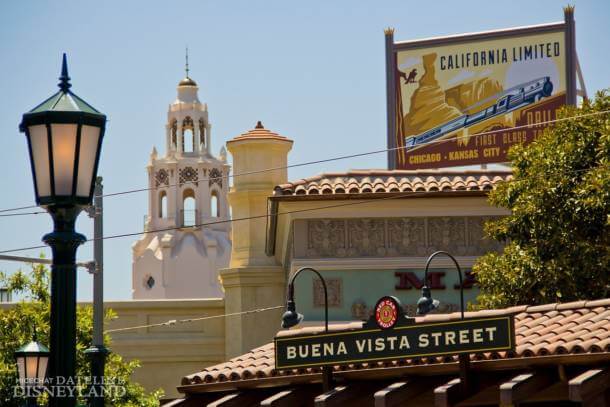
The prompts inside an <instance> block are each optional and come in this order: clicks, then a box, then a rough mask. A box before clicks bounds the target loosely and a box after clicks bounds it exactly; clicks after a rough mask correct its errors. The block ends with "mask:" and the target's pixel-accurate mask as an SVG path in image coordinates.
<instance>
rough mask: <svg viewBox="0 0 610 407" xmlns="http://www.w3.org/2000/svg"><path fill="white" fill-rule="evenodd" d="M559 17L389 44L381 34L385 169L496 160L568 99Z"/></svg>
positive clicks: (565, 34) (566, 51)
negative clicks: (385, 102)
mask: <svg viewBox="0 0 610 407" xmlns="http://www.w3.org/2000/svg"><path fill="white" fill-rule="evenodd" d="M572 12H573V9H566V21H565V22H560V23H552V24H544V25H537V26H530V27H521V28H515V29H508V30H498V31H489V32H484V33H476V34H465V35H457V36H451V37H441V38H432V39H427V40H419V41H407V42H399V43H394V40H393V32H392V31H391V30H386V62H387V67H388V72H387V79H388V89H387V90H388V148H389V149H390V151H389V153H388V161H389V167H390V169H418V168H441V167H453V166H463V165H473V164H484V163H497V162H505V161H507V159H506V153H507V151H508V149H509V148H510V147H511V146H512V145H514V144H516V143H529V142H531V141H532V140H534V139H535V138H536V137H537V136H538V135H539V134H541V132H542V131H543V130H544V128H545V126H546V123H548V122H549V121H551V120H553V119H555V116H556V112H557V110H558V109H559V108H560V107H561V106H563V105H565V104H566V103H570V104H574V103H575V99H576V89H575V86H576V85H575V82H576V81H575V65H574V59H575V57H574V35H573V33H574V30H573V14H572Z"/></svg>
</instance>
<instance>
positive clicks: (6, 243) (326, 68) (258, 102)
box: [0, 0, 610, 300]
mask: <svg viewBox="0 0 610 407" xmlns="http://www.w3.org/2000/svg"><path fill="white" fill-rule="evenodd" d="M565 4H566V2H564V1H532V0H527V1H521V0H519V1H516V0H513V1H510V2H496V1H489V0H486V1H462V2H454V1H417V2H416V1H405V0H401V1H384V2H372V1H332V2H331V1H316V2H314V1H301V2H296V1H265V2H263V1H257V2H254V1H239V2H237V1H215V2H212V1H173V2H169V1H164V2H160V1H131V0H130V1H102V2H99V1H98V2H91V1H82V0H81V1H70V2H68V1H48V2H43V1H27V0H26V1H3V2H1V3H0V55H1V58H0V72H1V73H2V74H1V75H0V89H1V90H2V93H3V95H2V104H1V108H0V169H1V171H0V173H1V174H2V177H1V183H0V185H1V191H2V194H1V195H0V209H2V208H10V207H15V206H22V205H29V204H32V203H33V202H34V191H33V186H32V178H31V174H30V167H29V161H28V157H27V151H26V143H25V138H24V136H23V134H21V133H19V132H18V129H17V126H18V123H19V121H20V119H21V115H22V114H23V113H24V112H25V111H27V110H29V109H31V108H32V107H34V106H35V105H36V104H37V103H38V102H41V101H42V100H43V99H45V98H46V97H48V96H49V95H51V94H52V93H53V92H55V90H56V89H57V88H56V86H55V85H56V83H57V77H58V76H59V68H60V58H61V53H62V52H67V53H68V57H69V68H70V75H71V76H72V83H73V85H74V87H73V88H72V89H73V90H74V91H75V93H77V94H78V95H79V96H81V97H83V98H84V99H85V100H87V101H88V102H90V103H91V104H92V105H93V106H95V107H96V108H98V109H99V110H101V111H102V112H104V113H106V114H107V116H108V118H109V122H108V127H107V133H106V138H105V141H104V147H103V156H102V161H101V165H100V174H101V175H103V177H104V183H105V188H106V189H105V191H106V192H115V191H122V190H127V189H133V188H141V187H146V186H147V183H146V172H145V168H144V167H145V165H146V162H147V160H148V155H149V153H150V151H151V149H152V146H153V145H156V146H157V147H158V148H159V147H162V146H163V143H164V124H165V119H166V111H167V107H168V104H169V103H170V102H171V101H172V100H173V99H174V98H175V87H176V85H177V83H178V81H179V80H180V79H182V78H183V76H184V71H183V69H184V47H185V45H187V44H188V46H189V49H190V65H191V77H193V78H194V79H195V80H197V82H198V83H199V86H200V91H199V95H200V99H201V100H202V101H205V102H207V103H208V106H209V111H210V120H211V123H212V126H213V127H212V138H213V141H212V146H213V151H214V152H215V153H216V154H217V153H218V150H219V149H220V147H221V146H222V145H223V144H224V143H225V141H226V140H228V139H230V138H232V137H233V136H235V135H237V134H240V133H242V132H243V131H245V130H248V129H250V128H252V127H253V126H254V124H255V123H256V121H257V120H262V121H263V123H264V124H265V126H266V127H267V128H270V129H272V130H274V131H277V132H280V133H281V134H284V135H286V136H289V137H291V138H292V139H294V140H295V145H294V149H293V151H292V153H291V155H290V162H291V163H297V162H303V161H309V160H313V159H320V158H327V157H332V156H336V155H340V154H348V153H357V152H363V151H369V150H374V149H380V148H384V147H385V71H384V63H385V62H384V36H383V28H384V27H388V26H392V27H395V29H396V33H395V38H396V39H397V40H408V39H416V38H422V37H429V36H438V35H447V34H455V33H462V32H472V31H481V30H488V29H497V28H506V27H513V26H521V25H529V24H539V23H546V22H553V21H560V20H562V19H563V11H562V7H563V6H564V5H565ZM575 5H576V12H575V15H576V40H577V50H578V54H579V58H580V63H581V66H582V69H583V72H584V76H585V82H586V85H587V89H588V91H589V93H590V94H591V93H592V92H593V91H596V90H599V89H603V88H607V87H609V86H610V78H609V74H608V72H609V70H608V64H609V62H610V57H609V56H610V41H608V38H610V24H609V23H610V2H608V1H602V0H599V1H591V0H589V1H581V0H578V1H575ZM384 166H385V156H384V155H378V156H375V157H371V158H362V159H358V160H357V161H350V162H345V161H338V162H333V163H327V164H323V165H316V166H308V167H302V168H298V169H294V170H291V171H290V172H289V176H290V178H291V179H295V178H301V177H305V176H311V175H314V174H316V173H320V172H323V171H333V170H339V171H342V170H347V169H350V168H382V167H384ZM146 204H147V195H146V193H138V194H132V195H125V196H121V197H114V198H108V199H106V200H105V209H106V216H105V218H106V224H105V232H106V234H107V235H110V234H118V233H127V232H136V231H139V230H142V226H143V215H144V214H145V213H146ZM0 228H1V229H0V230H1V231H2V233H0V250H3V249H10V248H18V247H23V246H31V245H35V244H38V243H39V242H40V238H41V236H42V235H43V234H44V233H46V232H48V231H50V229H51V223H50V220H49V216H48V215H46V214H43V215H34V216H21V217H13V218H0ZM78 229H79V230H80V231H81V232H82V233H84V234H86V235H88V236H91V234H92V222H91V221H90V220H89V219H88V218H87V217H86V215H81V218H80V220H79V223H78ZM134 241H135V239H134V238H125V239H117V240H111V241H107V242H106V246H105V254H106V256H105V261H106V284H105V289H106V298H107V299H110V300H111V299H127V298H130V295H131V245H132V243H133V242H134ZM39 252H40V251H30V252H20V253H19V254H21V255H37V254H38V253H39ZM45 253H47V256H49V253H48V250H45ZM78 257H79V259H83V260H86V259H90V258H91V257H92V247H91V245H86V246H83V247H82V248H81V249H80V250H79V254H78ZM16 268H17V266H16V265H15V264H14V263H8V262H0V270H5V271H12V270H15V269H16ZM78 296H79V300H88V299H90V298H91V280H90V278H89V276H87V275H86V272H85V271H79V286H78Z"/></svg>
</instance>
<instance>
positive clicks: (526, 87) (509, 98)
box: [405, 76, 553, 149]
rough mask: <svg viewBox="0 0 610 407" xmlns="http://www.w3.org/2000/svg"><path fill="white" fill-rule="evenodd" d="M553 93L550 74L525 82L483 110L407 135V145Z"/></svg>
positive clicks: (423, 141) (425, 141)
mask: <svg viewBox="0 0 610 407" xmlns="http://www.w3.org/2000/svg"><path fill="white" fill-rule="evenodd" d="M551 93H553V82H551V79H550V78H549V77H548V76H544V77H542V78H538V79H534V80H532V81H529V82H525V83H523V84H521V85H519V86H515V87H513V88H511V89H509V90H507V91H505V92H503V93H502V95H501V96H500V97H499V98H498V99H497V100H496V102H495V103H494V104H493V105H491V106H489V107H487V108H485V109H483V110H480V111H478V112H476V113H472V114H465V115H462V116H460V117H457V118H455V119H453V120H451V121H448V122H446V123H444V124H442V125H440V126H437V127H435V128H433V129H430V130H428V131H425V132H424V133H421V134H419V135H416V136H409V137H406V139H405V147H406V148H407V149H410V148H413V147H419V146H422V145H424V144H426V143H430V142H432V141H434V140H437V139H439V138H441V137H443V136H444V135H446V134H449V133H452V132H454V131H456V130H460V129H463V128H467V127H469V126H472V125H473V124H476V123H479V122H482V121H483V120H487V119H490V118H492V117H495V116H500V115H503V114H506V113H509V112H511V111H513V110H516V109H520V108H522V107H524V106H527V105H530V104H532V103H536V102H538V101H540V100H541V99H542V98H545V97H549V96H551Z"/></svg>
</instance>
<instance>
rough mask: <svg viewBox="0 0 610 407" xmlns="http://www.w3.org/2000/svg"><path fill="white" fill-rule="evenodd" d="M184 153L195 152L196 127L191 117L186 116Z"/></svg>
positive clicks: (184, 123) (183, 126)
mask: <svg viewBox="0 0 610 407" xmlns="http://www.w3.org/2000/svg"><path fill="white" fill-rule="evenodd" d="M182 151H184V152H185V153H192V152H194V151H195V126H194V124H193V119H192V118H191V117H190V116H186V117H185V118H184V120H183V121H182Z"/></svg>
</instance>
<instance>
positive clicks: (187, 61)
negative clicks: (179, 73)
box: [184, 46, 189, 78]
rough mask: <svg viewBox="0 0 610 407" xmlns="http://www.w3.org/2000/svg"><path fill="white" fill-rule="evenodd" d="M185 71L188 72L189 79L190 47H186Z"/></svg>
mask: <svg viewBox="0 0 610 407" xmlns="http://www.w3.org/2000/svg"><path fill="white" fill-rule="evenodd" d="M184 70H185V71H186V77H187V78H188V77H189V47H188V46H187V47H186V64H185V65H184Z"/></svg>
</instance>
